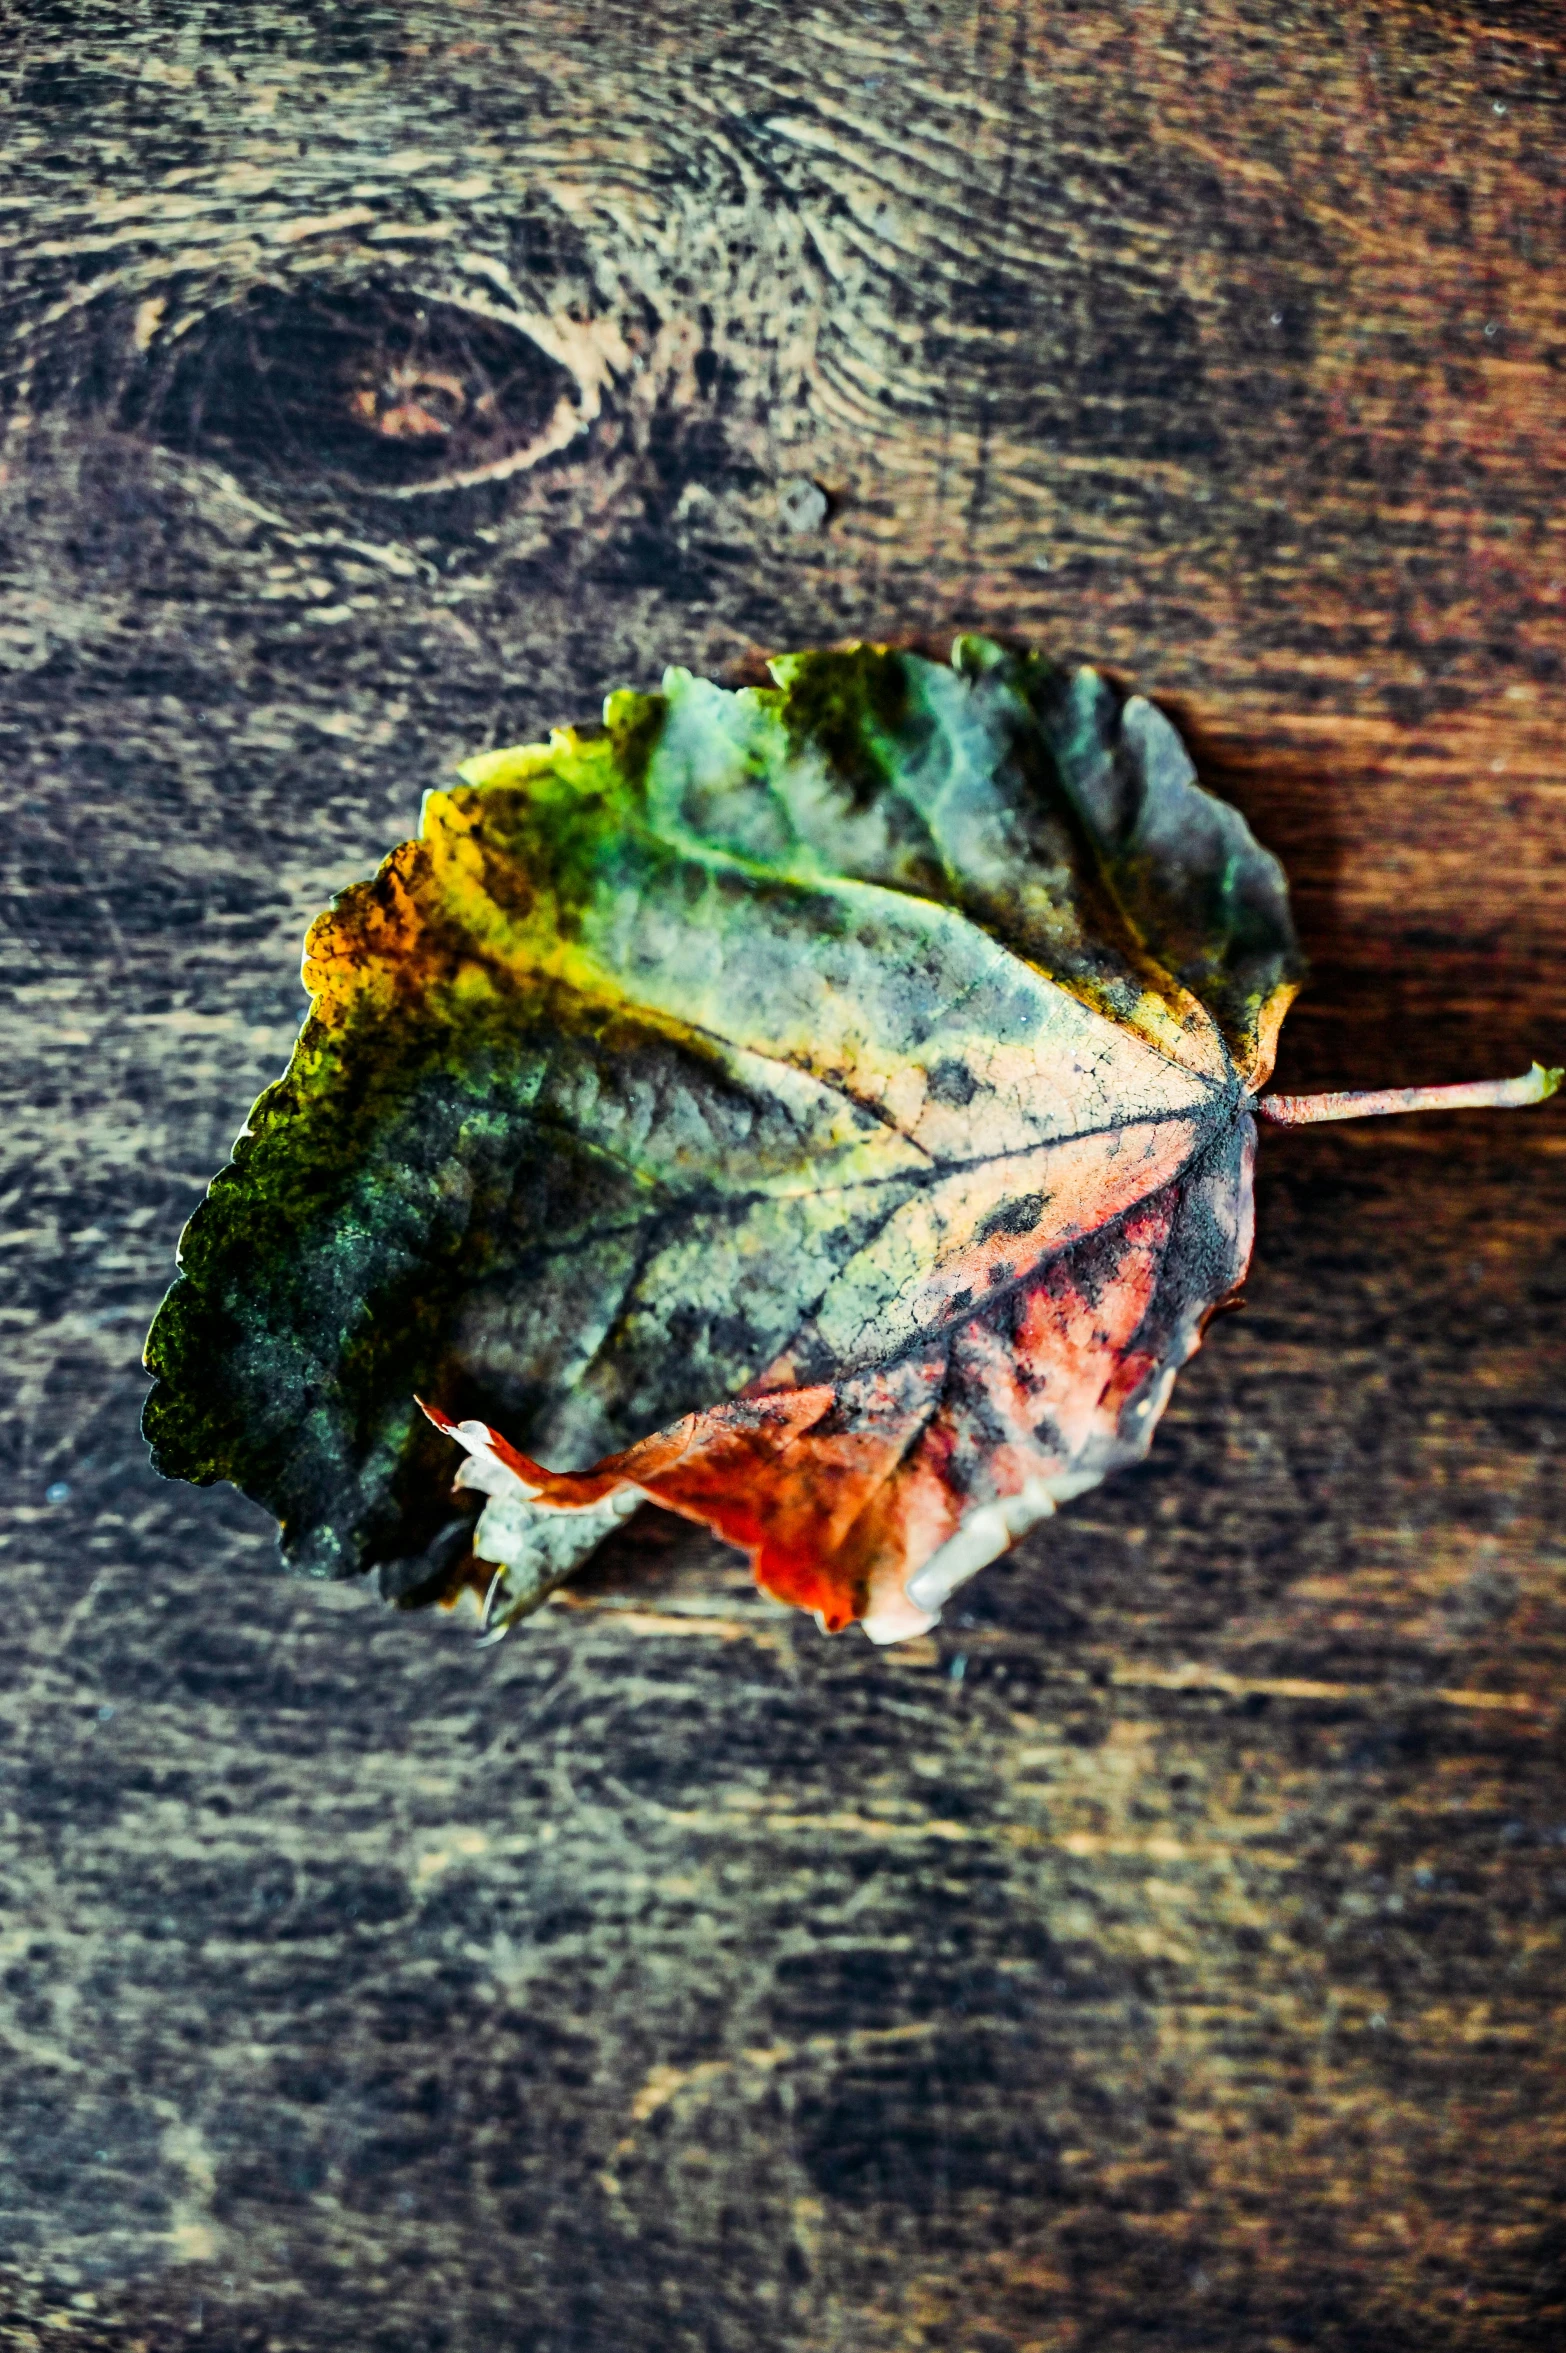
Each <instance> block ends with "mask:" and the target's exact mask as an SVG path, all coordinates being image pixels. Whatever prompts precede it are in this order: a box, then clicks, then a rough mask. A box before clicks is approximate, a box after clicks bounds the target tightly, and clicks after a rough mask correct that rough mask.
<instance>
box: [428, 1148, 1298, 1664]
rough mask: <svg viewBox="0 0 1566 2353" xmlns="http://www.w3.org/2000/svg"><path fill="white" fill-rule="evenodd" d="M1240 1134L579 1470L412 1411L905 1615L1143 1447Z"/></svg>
mask: <svg viewBox="0 0 1566 2353" xmlns="http://www.w3.org/2000/svg"><path fill="white" fill-rule="evenodd" d="M1253 1133H1254V1131H1253V1130H1252V1129H1251V1123H1250V1121H1249V1119H1244V1120H1242V1121H1241V1122H1240V1123H1239V1130H1238V1131H1236V1133H1235V1135H1234V1137H1233V1139H1232V1143H1233V1145H1234V1146H1235V1147H1237V1149H1230V1150H1227V1151H1222V1152H1219V1153H1217V1154H1211V1153H1210V1154H1208V1155H1207V1156H1206V1157H1205V1159H1204V1161H1203V1163H1202V1165H1201V1166H1200V1168H1199V1169H1197V1170H1196V1171H1195V1172H1191V1171H1187V1172H1185V1173H1184V1174H1183V1175H1182V1176H1180V1177H1178V1178H1176V1180H1175V1181H1174V1182H1172V1183H1169V1184H1166V1185H1165V1186H1164V1187H1163V1189H1162V1190H1161V1191H1159V1192H1157V1193H1155V1194H1153V1195H1151V1196H1150V1197H1149V1198H1147V1199H1145V1200H1143V1201H1142V1202H1140V1203H1139V1204H1138V1205H1137V1206H1136V1207H1135V1208H1133V1209H1131V1210H1130V1211H1128V1212H1127V1213H1126V1214H1125V1215H1124V1216H1122V1217H1121V1218H1119V1219H1118V1220H1116V1221H1113V1222H1111V1223H1110V1224H1108V1225H1106V1226H1104V1227H1102V1228H1101V1229H1100V1230H1099V1231H1098V1232H1097V1233H1095V1234H1092V1235H1090V1236H1089V1237H1088V1238H1087V1239H1086V1240H1084V1241H1082V1242H1080V1243H1078V1244H1077V1245H1076V1246H1075V1247H1074V1248H1070V1249H1067V1250H1066V1251H1064V1252H1062V1253H1060V1254H1059V1255H1057V1256H1054V1257H1051V1258H1049V1259H1047V1260H1045V1261H1044V1262H1043V1263H1042V1264H1041V1265H1039V1266H1037V1267H1036V1268H1035V1269H1034V1271H1033V1272H1032V1273H1031V1275H1029V1276H1028V1278H1027V1279H1026V1280H1024V1281H1023V1282H1021V1283H1018V1284H1016V1285H1014V1286H1012V1287H1009V1288H1007V1289H1005V1290H1004V1291H1002V1292H1000V1293H998V1294H997V1295H995V1296H993V1297H992V1298H991V1299H990V1300H989V1301H988V1302H987V1303H986V1305H985V1306H984V1307H983V1308H982V1309H981V1310H979V1311H978V1312H977V1313H975V1314H971V1315H967V1316H963V1317H960V1318H959V1319H957V1320H954V1321H952V1322H950V1323H948V1324H946V1325H945V1326H944V1327H943V1328H941V1329H938V1330H936V1331H933V1332H929V1333H927V1334H925V1335H924V1336H923V1337H922V1338H921V1339H920V1340H919V1341H917V1342H916V1343H915V1344H914V1345H912V1346H911V1347H909V1348H908V1349H907V1350H906V1351H905V1352H904V1353H902V1354H901V1355H899V1356H897V1357H895V1358H894V1359H892V1360H891V1361H889V1362H881V1363H877V1364H872V1365H867V1366H864V1367H862V1368H856V1369H851V1370H848V1371H846V1372H843V1373H841V1374H839V1375H837V1376H836V1377H834V1378H828V1379H824V1380H815V1381H801V1380H798V1379H797V1378H796V1377H795V1375H796V1370H797V1368H798V1367H799V1366H800V1363H801V1359H802V1358H808V1356H809V1353H810V1350H809V1342H808V1339H807V1340H806V1341H804V1342H803V1343H801V1344H797V1345H796V1346H795V1347H794V1348H793V1349H791V1351H790V1352H789V1355H788V1356H787V1357H786V1358H783V1359H780V1360H779V1363H778V1364H777V1365H776V1366H774V1367H772V1368H770V1369H769V1371H768V1372H766V1373H763V1374H762V1375H761V1376H760V1378H759V1379H758V1380H756V1381H755V1382H753V1383H752V1384H751V1385H750V1387H749V1388H748V1389H747V1390H746V1391H745V1392H744V1393H743V1394H742V1395H741V1396H739V1397H737V1398H733V1399H730V1400H729V1401H727V1402H725V1403H723V1404H719V1405H715V1406H712V1407H710V1408H709V1409H707V1410H706V1411H704V1412H701V1413H694V1414H688V1415H686V1416H684V1417H683V1418H682V1419H681V1420H679V1421H677V1422H675V1423H673V1424H672V1425H671V1426H670V1427H669V1428H668V1429H665V1430H660V1431H658V1432H656V1433H654V1434H653V1435H652V1436H651V1437H648V1438H645V1439H643V1440H641V1441H640V1442H639V1443H638V1444H637V1445H635V1446H631V1447H628V1448H626V1449H625V1450H624V1451H623V1452H621V1453H618V1454H613V1455H609V1456H607V1457H606V1458H605V1459H604V1460H603V1461H602V1462H599V1463H597V1464H595V1465H594V1466H593V1467H592V1468H591V1469H589V1470H585V1471H579V1472H565V1471H550V1470H547V1469H545V1468H544V1467H543V1466H542V1465H541V1464H539V1463H536V1462H534V1461H532V1460H531V1459H530V1458H529V1457H528V1456H527V1455H524V1454H521V1453H519V1452H518V1451H517V1449H516V1448H515V1447H513V1446H511V1445H510V1444H509V1443H508V1442H507V1440H506V1439H505V1438H504V1437H503V1436H501V1435H500V1433H499V1432H498V1431H495V1430H493V1429H491V1428H490V1427H489V1425H488V1424H487V1423H483V1422H473V1421H470V1422H461V1423H458V1422H453V1421H451V1420H449V1419H448V1418H447V1417H446V1416H445V1415H443V1414H441V1413H439V1412H438V1411H436V1410H435V1409H433V1408H430V1407H426V1409H425V1410H426V1411H427V1412H428V1413H429V1415H430V1418H431V1420H432V1421H433V1422H434V1423H435V1425H436V1427H437V1428H439V1429H441V1430H443V1431H444V1432H446V1434H447V1435H448V1436H450V1437H453V1438H456V1439H457V1440H458V1441H459V1442H460V1443H461V1444H462V1445H463V1446H465V1447H466V1448H467V1449H468V1451H469V1453H470V1455H472V1456H474V1457H475V1458H476V1460H475V1464H474V1466H473V1467H474V1470H475V1471H476V1472H479V1473H480V1475H479V1476H476V1477H475V1478H474V1480H473V1483H474V1484H481V1485H483V1486H485V1487H487V1488H488V1489H489V1490H490V1491H491V1492H492V1493H494V1492H502V1491H504V1488H505V1487H506V1486H508V1485H509V1486H510V1487H511V1491H513V1492H515V1493H518V1494H520V1495H524V1496H526V1497H528V1498H530V1499H531V1500H533V1501H534V1502H536V1503H539V1504H543V1505H546V1506H550V1507H552V1508H554V1509H556V1510H560V1511H580V1510H585V1509H587V1508H590V1507H591V1506H594V1505H598V1504H602V1503H603V1502H604V1501H605V1500H606V1499H608V1498H610V1497H611V1496H614V1495H615V1494H617V1493H621V1492H623V1491H624V1490H626V1489H633V1490H635V1491H636V1492H638V1493H639V1494H641V1495H643V1496H646V1497H648V1498H650V1499H651V1500H652V1501H655V1502H657V1503H660V1504H663V1505H664V1506H666V1508H668V1509H669V1510H671V1511H675V1512H679V1513H681V1514H682V1515H683V1516H684V1517H685V1518H687V1519H691V1520H695V1521H698V1522H700V1523H701V1524H702V1525H703V1526H705V1527H708V1528H711V1529H713V1530H714V1531H715V1532H716V1533H717V1534H718V1535H720V1536H722V1537H724V1538H725V1539H726V1540H727V1541H728V1542H730V1543H731V1544H735V1545H739V1546H741V1547H742V1548H743V1549H744V1550H745V1551H747V1552H748V1553H749V1554H750V1555H751V1558H752V1561H753V1563H754V1566H755V1573H756V1578H757V1581H758V1583H759V1584H760V1585H761V1586H762V1588H763V1589H764V1591H766V1592H768V1593H770V1594H772V1595H773V1596H774V1597H775V1598H776V1599H777V1600H779V1601H782V1602H788V1603H792V1604H794V1605H795V1606H797V1607H800V1608H804V1609H808V1610H810V1611H812V1612H813V1613H814V1614H815V1616H816V1618H817V1620H818V1622H819V1623H820V1625H821V1626H822V1627H823V1629H824V1630H825V1631H826V1632H828V1633H835V1632H837V1631H838V1630H840V1629H841V1628H842V1627H844V1626H846V1625H848V1624H850V1623H852V1622H853V1621H855V1620H858V1621H860V1622H861V1623H863V1625H864V1627H865V1630H866V1631H867V1632H868V1633H869V1634H870V1635H871V1636H872V1637H873V1638H874V1639H876V1640H878V1641H896V1640H900V1639H902V1638H903V1637H905V1636H908V1635H912V1634H918V1633H922V1632H923V1631H924V1630H925V1629H926V1628H927V1627H929V1626H930V1625H932V1624H933V1623H934V1622H935V1619H936V1617H938V1615H939V1612H940V1606H941V1604H942V1602H943V1601H944V1600H945V1599H946V1598H947V1596H948V1594H949V1593H950V1592H951V1591H952V1590H953V1589H954V1588H955V1587H956V1586H957V1585H958V1584H960V1583H962V1582H963V1581H964V1579H965V1578H967V1577H968V1576H970V1575H972V1574H973V1572H974V1571H975V1570H976V1569H979V1568H981V1567H983V1565H984V1564H985V1562H986V1561H988V1560H992V1559H993V1558H994V1557H995V1556H996V1554H998V1553H1000V1552H1002V1551H1004V1550H1005V1549H1006V1547H1007V1546H1008V1545H1009V1544H1011V1543H1012V1542H1014V1541H1015V1539H1016V1538H1017V1537H1018V1536H1019V1535H1021V1534H1022V1533H1024V1532H1025V1530H1026V1529H1027V1528H1029V1527H1031V1526H1032V1525H1033V1524H1034V1523H1035V1522H1036V1521H1038V1520H1040V1519H1043V1518H1045V1517H1046V1516H1047V1515H1048V1514H1049V1513H1050V1512H1051V1511H1053V1509H1054V1507H1055V1505H1056V1503H1057V1502H1059V1501H1063V1500H1065V1499H1066V1498H1067V1497H1069V1496H1071V1495H1075V1494H1078V1493H1080V1492H1081V1491H1082V1490H1083V1489H1084V1488H1085V1487H1088V1486H1092V1485H1093V1484H1095V1483H1096V1482H1097V1480H1099V1479H1100V1478H1102V1477H1103V1475H1104V1473H1105V1472H1106V1471H1108V1470H1110V1469H1112V1468H1114V1467H1115V1466H1116V1465H1117V1464H1118V1463H1121V1462H1124V1461H1128V1460H1132V1459H1135V1458H1136V1457H1138V1456H1140V1455H1141V1454H1142V1453H1144V1452H1145V1451H1146V1448H1147V1445H1148V1442H1149V1440H1150V1438H1151V1436H1152V1431H1153V1428H1154V1425H1155V1424H1156V1421H1157V1419H1158V1416H1159V1414H1160V1413H1161V1411H1162V1409H1163V1405H1164V1403H1165V1400H1166V1399H1167V1396H1168V1392H1169V1388H1170V1385H1171V1383H1172V1380H1173V1376H1174V1373H1175V1371H1176V1370H1177V1369H1178V1366H1179V1365H1180V1364H1181V1363H1183V1362H1184V1361H1185V1359H1186V1357H1188V1356H1189V1355H1190V1353H1191V1351H1192V1349H1194V1348H1195V1346H1196V1345H1197V1344H1198V1341H1199V1339H1200V1334H1201V1328H1202V1325H1203V1324H1204V1323H1205V1321H1206V1318H1207V1316H1208V1315H1209V1314H1210V1313H1211V1311H1212V1309H1213V1307H1214V1306H1215V1305H1216V1304H1217V1303H1218V1301H1219V1300H1220V1299H1221V1298H1222V1297H1224V1296H1225V1295H1227V1293H1229V1292H1230V1291H1231V1290H1232V1289H1233V1288H1234V1286H1235V1285H1236V1284H1237V1283H1238V1282H1239V1281H1240V1279H1241V1278H1242V1276H1243V1274H1244V1271H1245V1265H1246V1262H1247V1260H1248V1257H1249V1252H1250V1214H1249V1209H1250V1161H1251V1137H1252V1135H1253ZM1193 1277H1194V1280H1193Z"/></svg>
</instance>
